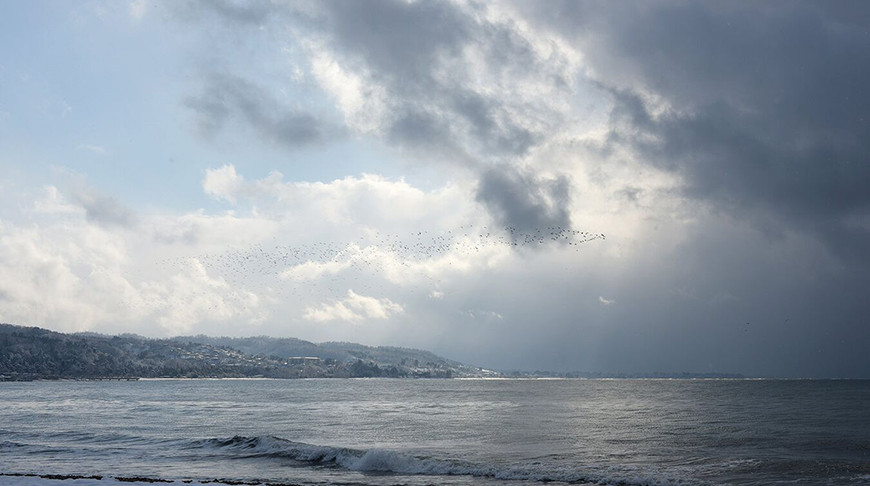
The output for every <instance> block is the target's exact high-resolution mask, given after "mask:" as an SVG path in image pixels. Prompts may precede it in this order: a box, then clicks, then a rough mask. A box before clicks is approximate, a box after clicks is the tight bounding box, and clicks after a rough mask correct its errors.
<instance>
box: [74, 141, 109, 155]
mask: <svg viewBox="0 0 870 486" xmlns="http://www.w3.org/2000/svg"><path fill="white" fill-rule="evenodd" d="M76 148H77V149H78V150H84V151H86V152H91V153H94V154H97V155H106V154H107V153H108V150H106V148H105V147H101V146H99V145H91V144H88V143H83V144H81V145H79V146H78V147H76Z"/></svg>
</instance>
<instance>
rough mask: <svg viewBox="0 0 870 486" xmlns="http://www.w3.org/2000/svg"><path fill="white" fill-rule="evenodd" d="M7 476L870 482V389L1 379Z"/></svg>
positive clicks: (732, 383)
mask: <svg viewBox="0 0 870 486" xmlns="http://www.w3.org/2000/svg"><path fill="white" fill-rule="evenodd" d="M0 473H37V474H47V473H50V474H81V475H92V474H99V475H106V476H146V477H155V478H167V479H214V478H222V479H230V480H257V481H264V482H284V483H297V484H324V483H325V484H410V485H417V484H419V485H423V484H504V483H511V484H530V483H531V484H539V483H543V482H551V483H552V482H556V483H560V482H566V483H574V484H583V483H593V484H639V485H644V484H870V382H868V381H766V380H389V379H383V380H381V379H362V380H340V379H333V380H165V381H164V380H155V381H146V380H142V381H137V382H32V383H0Z"/></svg>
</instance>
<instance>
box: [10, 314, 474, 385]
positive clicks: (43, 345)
mask: <svg viewBox="0 0 870 486" xmlns="http://www.w3.org/2000/svg"><path fill="white" fill-rule="evenodd" d="M479 373H481V371H480V370H478V369H475V368H471V367H468V366H465V365H462V364H460V363H456V362H453V361H449V360H447V359H444V358H441V357H439V356H437V355H434V354H432V353H429V352H427V351H420V350H415V349H406V348H395V347H371V346H363V345H360V344H352V343H322V344H315V343H311V342H308V341H302V340H299V339H292V338H283V339H282V338H269V337H257V338H211V337H207V336H193V337H180V338H172V339H148V338H144V337H141V336H135V335H122V336H104V335H98V334H91V333H84V334H64V333H58V332H54V331H49V330H46V329H41V328H38V327H21V326H14V325H11V324H0V381H29V380H44V379H82V380H97V379H121V380H123V379H135V378H253V377H263V378H355V377H391V378H451V377H457V376H475V375H478V374H479Z"/></svg>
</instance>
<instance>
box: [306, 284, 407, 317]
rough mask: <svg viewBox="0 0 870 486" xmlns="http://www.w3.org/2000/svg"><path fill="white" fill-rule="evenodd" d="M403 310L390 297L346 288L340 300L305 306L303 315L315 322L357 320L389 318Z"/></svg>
mask: <svg viewBox="0 0 870 486" xmlns="http://www.w3.org/2000/svg"><path fill="white" fill-rule="evenodd" d="M403 311H404V309H403V307H402V306H401V305H400V304H397V303H395V302H393V301H391V300H390V299H387V298H382V299H378V298H375V297H367V296H364V295H359V294H357V293H355V292H354V291H353V290H348V291H347V297H345V298H344V299H342V300H335V301H331V302H327V303H323V304H321V305H319V306H314V307H308V308H306V309H305V315H304V316H303V317H304V318H305V319H307V320H310V321H315V322H328V321H344V322H358V321H362V320H365V319H389V318H390V317H391V316H392V315H394V314H399V313H401V312H403Z"/></svg>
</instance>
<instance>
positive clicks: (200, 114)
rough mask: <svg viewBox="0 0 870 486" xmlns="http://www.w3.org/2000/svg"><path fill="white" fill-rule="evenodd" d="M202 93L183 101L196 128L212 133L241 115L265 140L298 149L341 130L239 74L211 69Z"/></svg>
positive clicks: (317, 142)
mask: <svg viewBox="0 0 870 486" xmlns="http://www.w3.org/2000/svg"><path fill="white" fill-rule="evenodd" d="M206 78H207V79H206V81H205V87H204V88H203V90H202V93H200V94H199V95H196V96H189V97H187V98H186V99H185V100H184V105H185V106H186V107H187V108H189V109H190V110H192V111H193V113H194V114H195V117H196V126H197V130H198V131H199V132H200V133H201V134H202V135H204V136H206V137H213V136H215V135H216V133H217V132H218V131H220V130H221V129H222V128H223V127H224V125H225V124H227V123H228V122H229V121H230V120H232V119H234V118H238V119H240V120H242V121H244V122H245V124H246V125H247V126H249V127H251V128H252V129H253V130H254V133H256V134H257V135H258V136H259V137H260V138H261V139H262V140H265V141H267V142H270V143H273V144H275V145H278V146H281V147H284V148H290V149H297V148H300V147H305V146H309V145H315V144H319V143H321V142H323V141H324V139H325V138H326V137H327V136H329V137H330V138H335V137H336V136H338V135H339V131H338V130H337V129H335V128H334V127H330V126H328V125H327V124H326V123H325V122H324V121H322V120H321V119H319V118H317V117H315V116H314V115H312V114H311V113H309V112H306V111H304V110H301V109H298V108H292V107H285V106H281V104H280V103H279V102H278V101H277V100H275V99H274V98H273V97H272V96H271V95H270V94H269V93H268V92H267V91H265V90H264V89H263V88H261V87H259V86H257V85H255V84H253V83H251V82H249V81H247V80H244V79H242V78H240V77H237V76H233V75H228V74H218V73H212V74H210V75H208V76H206Z"/></svg>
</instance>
